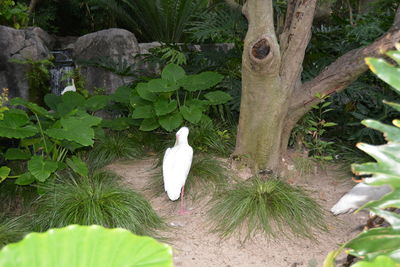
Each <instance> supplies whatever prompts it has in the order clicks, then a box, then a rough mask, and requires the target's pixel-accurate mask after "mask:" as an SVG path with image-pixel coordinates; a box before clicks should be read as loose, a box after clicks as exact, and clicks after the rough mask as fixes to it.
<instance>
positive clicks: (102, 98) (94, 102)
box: [85, 95, 110, 111]
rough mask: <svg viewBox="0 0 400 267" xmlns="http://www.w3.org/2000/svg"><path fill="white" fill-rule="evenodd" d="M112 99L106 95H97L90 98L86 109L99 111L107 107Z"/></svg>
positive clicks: (86, 103)
mask: <svg viewBox="0 0 400 267" xmlns="http://www.w3.org/2000/svg"><path fill="white" fill-rule="evenodd" d="M109 101H110V97H109V96H106V95H95V96H92V97H90V98H88V99H87V100H86V102H85V107H86V109H87V110H89V111H97V110H100V109H103V108H105V107H106V106H107V104H108V102H109Z"/></svg>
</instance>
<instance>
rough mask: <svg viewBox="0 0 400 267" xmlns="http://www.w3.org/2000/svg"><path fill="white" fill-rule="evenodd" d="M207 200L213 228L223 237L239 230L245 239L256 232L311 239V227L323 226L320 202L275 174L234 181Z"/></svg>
mask: <svg viewBox="0 0 400 267" xmlns="http://www.w3.org/2000/svg"><path fill="white" fill-rule="evenodd" d="M210 204H212V205H213V206H212V208H211V209H210V211H209V213H208V215H209V218H210V219H211V220H212V222H213V223H212V231H213V232H217V233H219V234H220V236H221V237H222V238H225V237H228V236H230V235H232V234H233V233H234V232H235V231H236V230H238V234H239V238H241V239H243V240H244V241H245V240H247V239H248V238H251V237H254V236H255V235H256V234H257V233H264V234H265V235H266V236H268V237H278V236H282V235H284V236H286V237H290V235H294V236H299V237H306V238H311V239H312V238H313V230H326V225H325V222H324V217H323V214H324V212H323V209H322V208H321V206H320V205H319V204H318V203H317V202H316V201H314V200H313V199H312V198H310V197H309V196H307V195H306V193H305V192H304V191H303V190H302V189H301V188H300V187H294V186H291V185H289V184H287V183H285V182H283V181H281V180H279V179H276V178H271V179H268V180H263V179H261V178H259V177H253V178H250V179H249V180H247V181H244V182H241V183H237V184H234V185H232V186H231V187H230V188H228V189H227V190H226V191H222V192H220V193H219V194H217V195H216V196H215V197H214V198H213V199H212V200H211V202H210Z"/></svg>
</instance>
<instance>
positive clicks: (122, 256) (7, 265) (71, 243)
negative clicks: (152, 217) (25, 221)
mask: <svg viewBox="0 0 400 267" xmlns="http://www.w3.org/2000/svg"><path fill="white" fill-rule="evenodd" d="M134 266H142V267H170V266H172V250H171V248H170V247H169V246H167V245H164V244H161V243H159V242H157V241H156V240H154V239H153V238H150V237H146V236H137V235H135V234H133V233H131V232H130V231H128V230H125V229H122V228H116V229H107V228H104V227H101V226H97V225H92V226H80V225H70V226H67V227H64V228H59V229H50V230H49V231H47V232H45V233H30V234H28V235H27V236H26V237H25V238H24V239H23V240H22V241H20V242H18V243H14V244H9V245H7V246H5V247H4V248H3V249H2V250H1V251H0V267H134Z"/></svg>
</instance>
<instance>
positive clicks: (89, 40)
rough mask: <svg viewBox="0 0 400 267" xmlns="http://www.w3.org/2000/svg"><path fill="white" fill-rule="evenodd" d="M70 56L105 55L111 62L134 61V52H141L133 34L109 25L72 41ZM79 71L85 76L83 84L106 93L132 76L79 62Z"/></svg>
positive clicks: (96, 56)
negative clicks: (124, 75)
mask: <svg viewBox="0 0 400 267" xmlns="http://www.w3.org/2000/svg"><path fill="white" fill-rule="evenodd" d="M73 47H74V49H73V58H74V60H75V62H78V64H77V65H78V66H79V61H80V60H95V59H98V58H107V60H112V61H114V62H119V61H121V62H124V61H125V62H126V63H127V64H129V65H131V64H134V62H135V55H136V54H137V53H139V52H140V50H139V46H138V43H137V40H136V37H135V35H134V34H133V33H131V32H129V31H127V30H123V29H108V30H102V31H98V32H94V33H90V34H86V35H84V36H82V37H79V38H78V39H77V41H76V42H75V43H74V46H73ZM81 74H82V76H83V77H84V79H85V82H86V88H87V89H89V90H93V89H95V88H103V89H105V90H106V92H107V93H112V92H114V91H115V90H116V89H117V88H118V87H119V86H121V85H124V84H127V83H129V82H130V81H132V78H131V77H123V76H120V75H117V74H114V73H112V72H110V71H106V70H104V69H102V68H97V67H87V66H81Z"/></svg>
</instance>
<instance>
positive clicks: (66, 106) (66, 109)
mask: <svg viewBox="0 0 400 267" xmlns="http://www.w3.org/2000/svg"><path fill="white" fill-rule="evenodd" d="M61 100H62V102H61V103H60V104H58V105H57V111H58V112H59V113H60V115H61V116H64V115H67V114H68V113H70V112H71V111H72V110H74V109H75V108H81V107H84V106H85V98H84V97H83V96H82V95H81V94H79V93H77V92H72V91H69V92H66V93H65V94H63V95H62V96H61Z"/></svg>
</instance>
